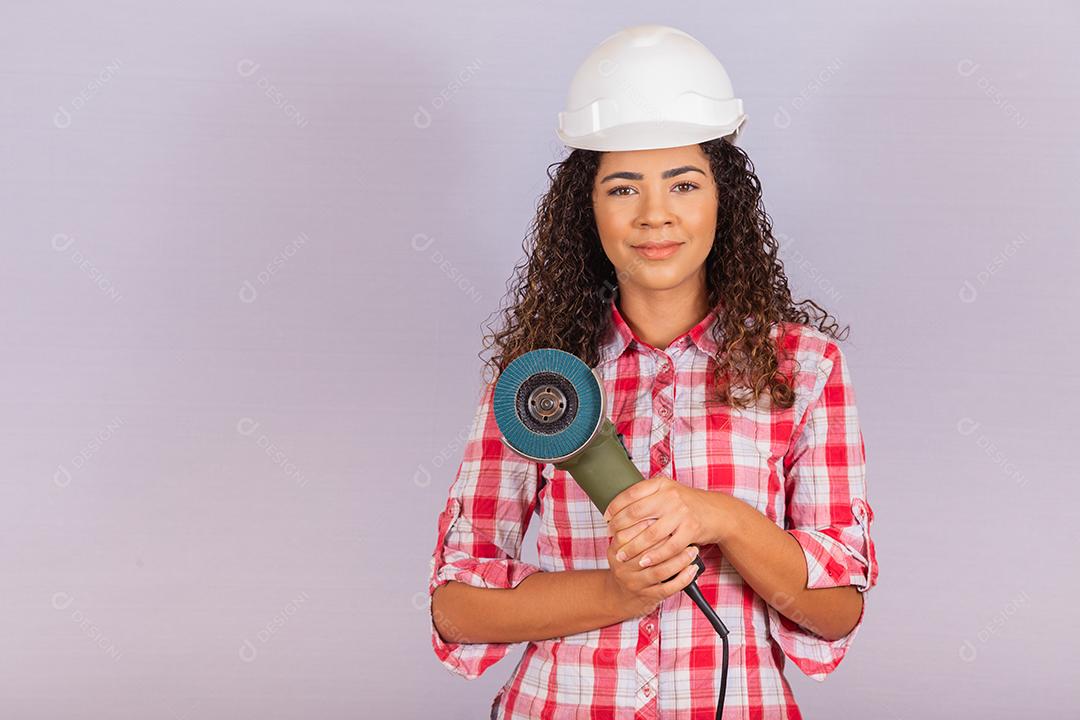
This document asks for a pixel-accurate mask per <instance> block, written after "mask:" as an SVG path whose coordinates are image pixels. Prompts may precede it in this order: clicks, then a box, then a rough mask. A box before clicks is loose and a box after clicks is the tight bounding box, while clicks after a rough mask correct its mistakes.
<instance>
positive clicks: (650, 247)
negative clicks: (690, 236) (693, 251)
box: [634, 242, 683, 260]
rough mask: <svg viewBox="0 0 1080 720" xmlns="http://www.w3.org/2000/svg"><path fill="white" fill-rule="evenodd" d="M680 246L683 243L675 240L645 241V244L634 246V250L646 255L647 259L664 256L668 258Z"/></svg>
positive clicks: (656, 258) (660, 258)
mask: <svg viewBox="0 0 1080 720" xmlns="http://www.w3.org/2000/svg"><path fill="white" fill-rule="evenodd" d="M682 246H683V243H677V242H668V243H647V244H645V245H636V246H634V250H635V251H636V252H637V253H638V254H639V255H641V256H643V257H646V258H648V259H649V260H663V259H664V258H669V257H671V256H672V255H674V254H675V253H676V252H678V250H679V248H680V247H682Z"/></svg>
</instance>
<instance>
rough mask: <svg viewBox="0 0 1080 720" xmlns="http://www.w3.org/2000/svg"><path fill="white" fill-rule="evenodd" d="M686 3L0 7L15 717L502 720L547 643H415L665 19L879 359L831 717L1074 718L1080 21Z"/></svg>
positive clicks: (808, 704)
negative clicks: (565, 130)
mask: <svg viewBox="0 0 1080 720" xmlns="http://www.w3.org/2000/svg"><path fill="white" fill-rule="evenodd" d="M680 5H681V4H680ZM687 5H688V7H684V8H675V7H674V6H672V7H671V9H669V10H667V11H663V12H661V11H657V10H656V9H655V8H656V4H655V3H645V2H627V3H592V4H587V5H586V4H582V3H570V2H560V3H553V2H549V3H544V4H543V6H541V5H540V3H536V4H524V3H521V4H516V5H513V6H510V5H508V4H503V3H493V2H489V3H478V2H464V3H453V4H452V6H451V5H448V4H445V3H435V2H427V3H385V4H380V5H379V6H378V7H377V8H376V7H375V6H374V4H370V6H364V5H363V4H357V3H355V2H337V3H334V2H305V3H291V2H281V1H277V2H260V3H256V2H245V3H232V4H230V5H228V6H227V7H222V6H221V4H220V3H208V2H201V3H199V2H193V3H184V4H183V5H182V6H181V5H180V4H165V3H159V4H157V5H155V6H151V5H150V4H148V3H117V2H99V3H93V4H90V3H75V2H67V3H28V2H19V3H16V2H7V3H4V6H3V8H2V10H0V60H2V62H0V83H2V93H3V94H2V97H3V104H2V106H0V198H2V208H0V233H2V235H0V237H2V241H3V249H4V261H3V263H0V327H2V328H3V344H2V350H3V351H2V353H0V363H2V365H0V371H2V372H0V400H2V402H3V413H2V415H0V451H2V456H3V460H4V464H3V468H4V470H3V475H2V482H0V562H2V566H0V567H2V578H3V579H2V581H0V603H2V612H0V641H2V650H0V715H2V716H4V717H12V718H15V717H18V718H56V717H86V718H105V717H108V718H166V719H172V718H175V719H178V720H201V719H208V718H226V717H261V718H299V717H307V716H313V717H324V718H345V717H403V718H414V717H415V718H420V717H445V718H478V717H486V712H487V708H488V705H489V703H490V700H491V698H492V696H493V695H494V694H495V692H496V690H497V689H498V688H499V686H500V685H502V683H503V682H504V681H505V680H506V678H507V677H508V675H509V673H510V671H511V670H512V668H513V664H514V662H516V658H517V657H519V656H520V654H521V649H523V647H524V646H519V648H518V649H515V650H514V651H513V653H512V654H511V656H510V657H511V658H512V659H507V660H504V661H503V662H501V663H499V664H498V665H496V666H494V667H493V668H492V669H491V670H489V671H488V673H487V674H486V675H485V676H484V677H482V678H480V679H478V680H477V681H475V682H473V683H467V682H464V681H463V680H461V679H460V678H458V677H456V676H454V675H451V674H450V673H448V672H447V671H446V670H444V669H443V668H442V667H441V666H440V665H439V664H438V662H437V661H436V659H435V656H434V654H433V653H432V651H431V647H430V639H429V636H428V608H427V605H426V603H427V598H426V583H427V575H428V570H429V559H430V554H431V551H432V549H433V547H434V541H435V532H436V525H435V522H436V516H437V513H438V512H439V511H440V510H441V509H442V507H443V504H444V502H445V499H446V489H447V487H448V485H449V484H450V481H451V480H452V479H453V475H454V472H455V470H456V468H457V465H458V463H459V462H460V459H461V441H462V439H463V436H464V435H463V434H464V433H465V432H466V431H467V429H468V424H469V422H470V420H471V419H472V415H473V412H474V410H475V406H476V402H477V399H478V393H479V391H480V387H481V384H480V374H479V370H480V361H479V359H478V358H477V353H478V352H479V350H480V335H481V327H480V324H481V323H482V322H483V321H484V320H486V319H487V318H488V316H489V314H490V313H491V312H492V311H494V310H495V309H497V307H498V304H499V299H500V297H501V296H502V294H503V293H504V291H505V282H506V279H507V277H508V276H509V274H510V272H511V269H512V266H513V264H514V263H515V262H516V261H518V260H519V259H520V257H521V238H522V237H523V235H524V234H525V232H526V230H527V227H528V224H529V222H530V221H531V219H532V213H533V210H534V207H535V202H536V199H537V197H538V196H539V195H540V194H541V193H542V192H543V191H544V189H545V188H546V183H547V179H546V175H545V169H546V167H547V165H548V163H551V162H553V161H555V160H556V159H558V158H559V157H560V156H561V146H560V145H559V144H558V143H557V142H556V140H555V136H554V121H555V114H556V112H557V111H558V110H560V109H561V104H562V100H563V97H564V94H565V92H566V88H567V85H568V83H569V80H570V77H571V76H572V74H573V71H574V70H575V68H576V67H577V64H578V63H579V62H580V61H581V60H582V59H583V58H584V56H585V55H586V54H587V52H588V51H589V50H590V49H591V48H592V47H593V46H594V45H596V44H597V43H598V42H600V41H601V40H602V39H603V38H605V37H606V36H607V35H609V34H611V33H612V32H614V31H615V30H617V29H618V28H619V27H622V26H626V25H633V24H638V23H644V22H659V23H663V24H670V25H674V26H676V27H680V28H682V29H685V30H687V31H689V32H691V33H693V34H694V35H695V36H696V37H698V38H699V39H700V40H702V41H703V42H705V43H706V44H707V45H709V46H710V47H711V48H712V49H714V51H715V52H716V54H717V55H718V56H719V57H720V58H721V60H722V61H723V62H724V64H725V65H726V67H727V69H728V71H729V73H730V75H731V77H732V79H733V82H734V86H735V89H736V92H737V94H738V95H739V96H740V97H742V98H743V99H744V102H745V107H746V109H747V112H748V113H749V116H750V120H749V124H748V125H747V132H746V135H745V141H744V143H743V145H744V147H745V148H746V149H747V150H748V152H749V153H750V155H751V157H752V158H753V159H754V161H755V164H756V166H757V170H758V173H759V175H760V177H761V179H762V182H763V185H764V193H765V202H766V207H767V208H768V210H769V212H770V214H771V216H772V217H773V219H774V221H775V224H776V231H777V234H778V236H779V237H780V238H781V239H782V240H783V243H784V257H785V259H786V262H787V269H788V273H789V276H790V278H791V280H792V284H793V287H794V290H795V292H796V295H797V296H798V297H799V298H802V297H806V296H810V297H814V298H815V299H817V300H818V301H819V302H821V303H822V304H823V305H825V307H826V308H828V309H829V310H830V311H831V312H833V313H834V314H836V315H837V316H838V317H839V318H840V320H841V322H842V323H843V324H851V326H852V331H851V335H850V340H849V341H848V342H846V343H844V345H843V348H844V350H845V352H846V353H848V356H849V358H850V365H851V370H852V374H853V380H854V383H855V387H856V389H857V393H858V396H857V397H858V407H859V411H860V417H861V420H862V423H863V431H864V436H865V441H866V449H867V454H868V462H869V475H868V478H869V487H870V500H871V503H872V505H873V507H874V509H875V513H876V521H875V524H874V527H873V532H874V537H875V540H876V542H877V547H878V552H879V562H880V567H881V576H880V584H879V585H878V586H877V587H876V588H875V589H874V590H873V591H872V596H871V601H870V602H871V603H872V606H871V607H872V610H871V612H870V614H869V615H868V618H867V620H866V623H865V625H864V627H863V628H862V630H861V632H860V635H859V637H858V639H857V640H856V642H855V645H854V646H853V648H852V650H851V651H850V653H849V655H848V657H847V658H846V659H845V660H844V662H843V663H842V665H841V666H840V667H839V669H838V670H837V671H836V672H835V673H834V674H833V675H832V676H830V677H829V679H828V681H827V682H826V683H824V684H817V683H814V682H812V681H809V680H808V679H806V678H805V677H804V676H802V675H800V674H799V672H798V670H797V669H796V668H794V667H793V666H789V673H788V675H789V678H790V679H791V682H792V683H793V685H794V687H795V692H796V696H797V698H798V700H799V701H800V704H801V705H802V707H803V709H804V712H805V714H806V716H807V717H809V718H821V717H828V716H830V715H831V714H835V713H836V712H837V711H840V710H841V709H842V712H844V713H845V714H846V715H849V716H851V717H868V718H869V717H873V718H895V719H899V718H914V717H919V718H946V717H974V716H976V714H978V716H980V717H987V718H1001V717H1015V716H1027V717H1036V716H1040V715H1053V716H1055V717H1066V716H1068V717H1078V716H1080V715H1078V711H1077V710H1076V709H1075V703H1074V702H1073V701H1074V700H1075V694H1074V693H1075V689H1073V690H1072V693H1073V694H1072V695H1070V690H1069V688H1068V682H1069V681H1072V680H1075V677H1076V670H1075V664H1074V663H1075V662H1076V660H1075V648H1074V646H1073V643H1074V642H1075V641H1076V639H1077V637H1078V632H1077V630H1078V627H1077V625H1078V621H1077V612H1076V609H1075V598H1076V592H1077V590H1078V589H1080V570H1078V568H1080V563H1077V562H1076V553H1075V533H1076V526H1077V521H1078V512H1077V505H1076V500H1077V492H1076V489H1075V478H1074V477H1073V473H1072V472H1070V471H1069V470H1067V467H1069V468H1071V467H1072V465H1073V463H1069V465H1068V466H1067V465H1066V458H1067V453H1068V447H1069V446H1070V445H1071V443H1073V442H1075V440H1074V439H1073V438H1072V435H1073V433H1074V431H1075V430H1074V426H1073V425H1071V424H1070V423H1071V422H1072V421H1071V420H1070V418H1072V417H1073V416H1074V412H1075V411H1074V410H1070V407H1073V405H1070V402H1071V403H1073V404H1075V401H1076V398H1077V396H1078V392H1077V391H1078V389H1080V381H1078V374H1077V370H1076V363H1075V355H1076V352H1077V350H1078V349H1080V347H1078V345H1080V343H1078V342H1077V333H1076V329H1075V323H1074V322H1073V321H1072V320H1069V319H1067V318H1066V317H1065V308H1068V307H1076V305H1077V301H1078V300H1080V290H1078V284H1077V281H1076V274H1077V270H1078V262H1077V260H1078V250H1077V244H1076V241H1075V239H1074V238H1073V237H1072V235H1073V233H1074V231H1075V227H1076V226H1077V224H1078V221H1080V210H1078V209H1077V204H1076V196H1077V186H1078V183H1077V166H1078V160H1080V150H1078V143H1077V141H1076V134H1077V128H1078V127H1080V102H1078V99H1077V98H1078V90H1080V83H1078V79H1077V72H1076V69H1077V52H1076V49H1075V39H1076V37H1077V31H1078V29H1080V28H1078V25H1080V23H1078V11H1077V10H1076V8H1075V7H1074V6H1073V5H1071V4H1070V3H1066V2H1057V3H1023V4H1019V3H1004V2H993V3H978V4H976V3H958V2H951V3H936V4H934V5H933V6H930V5H924V6H922V7H919V6H916V7H908V6H905V5H903V4H897V3H893V2H860V3H853V2H852V3H842V4H840V3H833V4H829V5H826V6H814V7H801V6H799V5H797V4H795V3H784V4H782V5H780V4H777V3H770V4H769V6H768V7H767V8H758V7H754V6H752V5H749V4H745V3H742V4H739V3H724V4H717V3H700V4H696V5H693V6H689V4H687ZM534 538H535V527H534V528H532V530H531V531H530V532H529V535H528V537H527V538H526V543H525V546H526V548H528V550H527V551H526V557H527V558H528V557H534V556H535V548H534V547H532V545H533V542H534Z"/></svg>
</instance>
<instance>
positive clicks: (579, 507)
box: [538, 463, 611, 570]
mask: <svg viewBox="0 0 1080 720" xmlns="http://www.w3.org/2000/svg"><path fill="white" fill-rule="evenodd" d="M540 476H541V478H542V480H543V483H544V484H543V486H542V487H541V489H540V495H539V501H540V502H539V505H540V511H541V515H542V522H541V524H540V538H539V539H538V543H539V546H538V549H539V551H540V560H541V564H542V566H543V565H545V564H548V563H550V568H551V569H555V570H590V569H598V568H606V567H607V566H608V562H607V548H608V545H609V544H610V542H611V538H609V537H608V535H607V522H605V521H604V516H603V515H601V514H600V511H599V509H597V507H596V506H595V505H593V503H592V500H590V499H589V496H588V495H587V494H586V493H585V491H584V490H582V489H581V486H580V485H578V484H577V482H575V481H574V478H573V477H572V476H571V475H570V473H569V472H567V471H566V470H557V469H555V466H554V465H552V464H550V463H548V464H546V465H544V467H543V468H542V469H541V471H540Z"/></svg>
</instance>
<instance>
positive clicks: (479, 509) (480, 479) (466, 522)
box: [428, 383, 540, 679]
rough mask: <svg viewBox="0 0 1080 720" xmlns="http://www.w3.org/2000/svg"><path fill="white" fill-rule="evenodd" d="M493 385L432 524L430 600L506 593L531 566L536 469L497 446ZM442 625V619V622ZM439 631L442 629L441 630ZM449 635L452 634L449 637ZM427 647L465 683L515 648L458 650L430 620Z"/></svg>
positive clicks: (480, 646) (469, 647) (489, 646)
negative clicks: (453, 586) (447, 588)
mask: <svg viewBox="0 0 1080 720" xmlns="http://www.w3.org/2000/svg"><path fill="white" fill-rule="evenodd" d="M493 395H494V384H493V383H489V384H488V385H487V386H486V388H485V390H484V392H483V394H482V397H481V400H480V405H479V407H478V408H477V411H476V415H475V417H474V420H473V424H472V429H471V431H470V433H469V437H468V439H467V440H466V442H465V448H464V457H463V458H462V462H461V465H460V467H459V468H458V472H457V475H456V477H455V478H454V481H453V483H452V484H451V485H450V490H449V494H448V498H447V501H446V506H445V508H444V509H443V511H442V512H441V513H440V514H439V518H438V539H437V541H436V544H435V551H434V553H433V555H432V563H431V576H430V578H429V583H428V597H429V599H430V597H431V594H432V593H434V592H435V588H437V587H439V586H440V585H444V584H446V583H447V582H449V581H451V580H455V581H457V582H461V583H465V584H468V585H471V586H473V587H481V588H503V589H509V588H514V587H517V585H518V584H519V583H520V582H521V581H522V580H524V579H525V578H526V577H528V576H529V575H531V574H533V573H534V572H539V571H540V568H539V567H538V566H537V565H534V564H531V563H527V562H524V561H522V560H521V559H520V558H519V554H520V550H521V542H522V539H523V538H524V536H525V532H526V530H527V529H528V525H529V520H530V518H531V516H532V514H533V512H534V511H535V509H536V493H537V484H538V481H539V477H540V475H539V471H540V465H539V464H538V463H535V462H533V461H531V460H527V459H526V458H523V457H521V456H520V455H517V454H516V453H514V452H512V451H511V450H509V449H508V448H507V447H506V446H505V445H503V443H502V441H501V440H500V435H499V430H498V425H497V424H496V423H495V412H494V407H493V405H492V397H493ZM443 620H444V618H440V622H442V621H443ZM442 624H443V627H447V625H448V623H446V622H442ZM448 631H449V632H450V633H451V634H452V628H449V630H448ZM431 642H432V647H433V649H434V650H435V655H436V656H437V657H438V658H439V661H440V662H441V663H442V664H443V666H444V667H446V668H447V669H448V670H450V671H451V672H454V673H457V674H459V675H462V676H463V677H465V678H466V679H473V678H477V677H479V676H480V675H481V674H482V673H483V672H484V671H485V670H486V669H487V668H489V667H490V666H491V665H493V664H494V663H496V662H498V661H499V660H501V659H502V658H503V657H504V656H505V655H506V654H507V653H508V652H509V651H510V649H511V648H512V647H513V645H514V644H515V643H457V642H449V641H447V640H446V639H444V638H443V637H442V636H441V635H440V634H439V631H438V629H437V628H436V626H435V616H434V610H432V615H431Z"/></svg>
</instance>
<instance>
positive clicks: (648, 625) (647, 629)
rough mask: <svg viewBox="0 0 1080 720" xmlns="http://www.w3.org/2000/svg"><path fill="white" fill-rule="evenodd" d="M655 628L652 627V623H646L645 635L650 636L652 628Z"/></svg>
mask: <svg viewBox="0 0 1080 720" xmlns="http://www.w3.org/2000/svg"><path fill="white" fill-rule="evenodd" d="M655 627H656V626H655V625H653V624H652V623H648V624H646V625H645V632H647V633H649V634H650V635H652V631H653V628H655Z"/></svg>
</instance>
